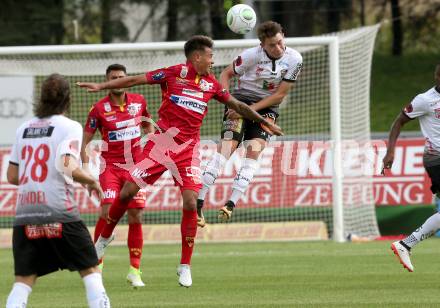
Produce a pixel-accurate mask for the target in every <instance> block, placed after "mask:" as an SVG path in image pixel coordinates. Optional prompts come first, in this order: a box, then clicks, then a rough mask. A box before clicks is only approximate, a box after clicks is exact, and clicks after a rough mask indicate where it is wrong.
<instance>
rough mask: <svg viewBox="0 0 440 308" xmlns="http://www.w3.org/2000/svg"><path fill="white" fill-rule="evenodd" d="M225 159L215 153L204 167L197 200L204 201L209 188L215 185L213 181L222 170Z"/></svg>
mask: <svg viewBox="0 0 440 308" xmlns="http://www.w3.org/2000/svg"><path fill="white" fill-rule="evenodd" d="M226 162H227V159H226V157H224V156H223V155H222V154H220V153H219V152H215V153H214V156H213V157H212V159H211V160H210V161H209V163H208V164H207V165H206V168H205V171H203V175H202V184H203V186H202V188H201V189H200V191H199V196H198V197H197V199H200V200H205V198H206V194H207V193H208V191H209V187H211V185H213V184H214V183H215V180H216V179H217V177H218V174H219V173H220V170H222V169H223V166H224V165H225V164H226Z"/></svg>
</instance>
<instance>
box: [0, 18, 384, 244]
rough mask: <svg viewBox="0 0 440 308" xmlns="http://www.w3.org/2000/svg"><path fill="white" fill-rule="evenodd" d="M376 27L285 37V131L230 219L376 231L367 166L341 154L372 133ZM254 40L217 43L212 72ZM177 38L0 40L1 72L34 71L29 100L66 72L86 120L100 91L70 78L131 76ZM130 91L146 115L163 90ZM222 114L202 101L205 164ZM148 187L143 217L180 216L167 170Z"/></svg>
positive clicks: (221, 182) (214, 205)
mask: <svg viewBox="0 0 440 308" xmlns="http://www.w3.org/2000/svg"><path fill="white" fill-rule="evenodd" d="M378 29H379V25H374V26H368V27H361V28H356V29H352V30H348V31H343V32H337V33H332V34H329V35H324V36H316V37H303V38H286V39H285V43H286V45H287V46H288V47H292V48H294V49H297V50H298V51H299V52H300V53H301V54H302V55H303V60H304V65H303V70H302V72H301V73H300V75H299V79H298V81H297V82H296V83H295V85H294V89H293V90H292V91H291V92H290V93H289V94H288V97H286V99H285V100H284V101H283V103H282V104H281V106H280V117H279V119H278V123H279V125H280V126H281V127H282V128H283V130H284V132H285V136H283V137H281V138H277V139H275V140H272V141H270V143H269V145H268V147H267V148H266V149H265V150H264V152H263V154H262V157H261V159H260V168H259V170H258V172H257V174H256V175H255V178H254V181H253V183H252V184H251V186H250V187H249V189H248V192H246V194H245V196H243V198H242V199H240V201H239V203H238V205H237V211H236V213H235V212H234V219H233V222H282V221H292V220H300V221H307V220H311V221H317V220H319V221H325V222H326V224H327V226H328V230H329V232H331V234H332V237H333V240H335V241H337V242H344V241H345V240H346V238H347V235H348V234H356V235H361V236H371V237H374V236H377V235H379V231H378V226H377V221H376V215H375V205H374V201H373V199H374V198H373V197H372V194H373V188H372V186H373V185H372V175H373V174H372V173H371V172H370V173H369V172H364V173H363V174H359V173H356V172H355V171H356V170H357V169H356V168H354V167H353V163H352V162H350V163H348V162H347V153H348V152H350V153H351V151H352V149H351V148H349V147H347V144H353V143H357V144H358V145H361V146H360V147H359V148H361V149H362V145H364V144H367V143H368V142H369V141H370V119H369V103H370V101H369V99H370V98H369V94H370V74H371V60H372V53H373V48H374V41H375V37H376V33H377V31H378ZM259 43H260V42H259V41H258V40H256V39H244V40H218V41H215V42H214V62H215V63H214V72H215V74H216V75H217V76H218V74H219V73H220V72H221V70H222V69H223V68H224V67H225V66H227V65H229V64H230V63H231V62H232V60H233V59H234V58H235V57H236V56H237V55H239V54H240V52H242V51H243V50H244V49H246V48H250V47H254V46H257V45H259ZM183 45H184V42H162V43H135V44H94V45H64V46H27V47H1V48H0V76H33V78H34V81H35V90H34V93H35V95H34V97H35V98H37V97H38V96H39V91H40V85H41V82H42V80H44V78H45V77H46V76H47V75H49V74H51V73H54V72H57V73H60V74H63V75H65V76H67V78H68V79H69V81H71V86H72V87H71V91H72V106H71V110H70V114H69V116H70V117H72V118H73V119H74V120H77V121H79V122H80V123H82V124H84V123H85V119H86V116H87V112H88V110H89V109H90V107H91V105H92V104H93V103H94V102H96V101H98V100H99V99H100V98H101V97H102V96H104V95H105V93H104V92H101V93H87V92H86V91H85V90H84V89H80V88H78V87H76V86H75V85H74V83H75V82H76V81H90V82H101V81H103V80H104V74H105V69H106V67H107V66H108V65H110V64H113V63H120V64H123V65H125V66H126V67H127V71H128V73H129V74H139V73H143V72H146V71H149V70H153V69H157V68H160V67H166V66H170V65H174V64H178V63H183V62H184V61H185V58H184V54H183ZM130 91H133V92H137V93H141V94H143V95H144V96H145V97H146V99H147V101H148V106H149V109H150V113H151V114H152V115H153V120H157V112H156V111H157V110H158V107H159V106H160V101H161V94H160V88H159V87H158V86H142V87H136V88H133V89H131V90H130ZM222 114H223V107H222V106H221V105H220V104H216V103H214V102H210V103H209V112H208V115H207V117H206V118H205V121H204V124H203V126H202V130H201V136H202V139H203V142H204V146H203V151H202V160H203V161H204V162H205V163H206V160H207V159H208V158H209V157H210V155H212V153H213V151H214V150H215V146H214V145H213V142H212V141H218V139H219V133H220V128H221V119H222ZM0 144H1V140H0ZM236 156H237V157H236ZM236 156H233V157H232V158H231V160H230V161H229V162H228V164H227V166H226V167H225V170H224V171H223V173H222V174H221V176H220V177H219V179H218V181H217V183H216V185H215V187H213V189H212V191H210V193H209V195H208V199H207V206H206V209H207V214H206V215H205V216H207V218H208V222H209V223H216V222H217V219H216V212H217V210H218V209H219V207H220V206H221V204H222V203H223V204H224V201H225V198H227V197H228V196H229V195H230V191H231V184H232V179H233V177H234V176H235V172H236V171H237V170H238V168H239V167H240V156H239V155H236ZM286 159H287V161H286ZM348 160H353V157H352V156H350V158H349V159H348ZM347 164H348V165H349V167H347ZM3 165H4V164H3ZM355 169H356V170H355ZM2 172H3V171H2ZM0 185H2V186H0V191H1V190H2V189H4V187H6V186H5V184H4V183H3V182H2V183H1V184H0ZM8 189H9V188H8ZM79 189H80V188H79ZM147 194H148V195H149V196H150V197H149V199H148V202H149V203H147V206H146V212H145V213H146V214H145V218H146V221H147V223H157V224H159V223H177V222H178V217H180V212H179V209H180V207H179V204H180V203H179V202H180V201H181V200H179V197H178V196H177V195H178V191H177V192H176V190H173V187H172V181H170V177H169V175H168V176H167V175H166V176H164V177H163V179H162V178H161V180H159V183H158V184H157V187H155V188H154V189H153V188H151V190H150V191H147ZM76 197H77V199H78V200H79V201H80V207H81V209H82V213H83V217H86V222H87V223H88V224H89V225H92V224H93V223H94V221H95V219H96V217H97V216H96V215H97V203H96V201H95V202H93V201H90V200H89V199H87V198H86V197H85V196H84V195H83V194H82V193H81V192H78V195H77V196H76ZM8 213H9V215H10V214H11V211H9V212H8ZM2 216H7V214H5V213H4V212H2V210H1V209H0V227H8V226H10V219H9V220H5V219H3V220H2ZM5 221H7V222H5Z"/></svg>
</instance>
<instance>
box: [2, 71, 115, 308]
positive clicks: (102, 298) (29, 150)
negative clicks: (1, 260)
mask: <svg viewBox="0 0 440 308" xmlns="http://www.w3.org/2000/svg"><path fill="white" fill-rule="evenodd" d="M69 106H70V87H69V83H68V82H67V80H66V79H64V77H62V76H61V75H58V74H53V75H50V76H49V77H48V78H47V79H46V80H45V81H44V82H43V85H42V87H41V99H40V101H39V102H38V103H37V104H35V106H34V113H35V117H34V118H32V119H30V120H28V121H26V122H25V123H23V124H22V125H21V126H20V127H19V128H18V129H17V132H16V141H15V144H14V146H13V148H12V152H11V158H10V161H9V166H8V171H7V178H8V182H9V183H11V184H13V185H18V196H17V204H16V215H15V220H14V228H13V235H12V243H13V254H14V267H15V283H14V285H13V288H12V291H11V293H10V294H9V297H8V299H7V302H6V308H16V307H26V304H27V300H28V296H29V294H30V293H31V291H32V287H33V285H34V284H35V282H36V280H37V277H40V276H43V275H46V274H49V273H52V272H55V271H57V270H59V269H69V270H71V271H78V272H79V274H80V276H81V277H82V279H83V281H84V285H85V289H86V293H87V301H88V304H89V307H110V301H109V299H108V297H107V295H106V292H105V289H104V286H103V284H102V277H101V273H100V271H99V269H98V266H97V265H98V258H97V256H96V251H95V247H94V245H93V241H92V238H91V236H90V234H89V231H88V230H87V228H86V226H85V224H84V223H83V222H82V220H81V219H80V216H79V212H78V207H77V205H76V204H75V201H74V199H73V193H74V192H73V181H76V182H79V183H81V184H84V185H86V186H87V189H88V190H89V192H90V193H92V192H95V193H97V194H98V195H99V197H101V196H102V195H103V192H102V189H101V187H100V186H99V182H97V181H96V180H95V179H94V178H93V177H92V176H91V175H90V174H88V173H86V172H84V171H83V170H82V169H81V168H80V167H79V166H80V164H79V157H80V147H81V141H82V127H81V125H80V124H79V123H78V122H75V121H72V120H70V119H69V118H67V117H65V116H64V113H65V112H66V111H67V110H68V108H69ZM72 180H73V181H72Z"/></svg>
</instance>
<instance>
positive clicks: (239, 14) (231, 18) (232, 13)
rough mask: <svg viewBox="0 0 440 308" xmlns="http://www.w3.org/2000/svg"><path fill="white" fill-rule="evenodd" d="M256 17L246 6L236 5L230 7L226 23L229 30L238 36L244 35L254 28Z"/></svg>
mask: <svg viewBox="0 0 440 308" xmlns="http://www.w3.org/2000/svg"><path fill="white" fill-rule="evenodd" d="M256 22H257V15H256V14H255V11H254V10H253V9H252V8H251V7H250V6H249V5H246V4H237V5H234V6H233V7H231V8H230V9H229V11H228V15H226V23H227V24H228V27H229V29H231V30H232V31H233V32H235V33H238V34H245V33H248V32H249V31H251V30H252V29H253V28H254V27H255V23H256Z"/></svg>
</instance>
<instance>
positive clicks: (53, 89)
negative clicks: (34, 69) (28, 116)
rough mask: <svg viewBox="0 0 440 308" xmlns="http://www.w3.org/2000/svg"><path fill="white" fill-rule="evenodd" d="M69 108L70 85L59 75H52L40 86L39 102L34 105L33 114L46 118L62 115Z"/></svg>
mask: <svg viewBox="0 0 440 308" xmlns="http://www.w3.org/2000/svg"><path fill="white" fill-rule="evenodd" d="M69 108H70V85H69V82H68V81H67V80H66V78H64V77H63V76H61V75H60V74H52V75H50V76H49V77H47V78H46V80H44V81H43V84H42V85H41V95H40V100H39V101H38V102H37V103H35V104H34V114H35V116H37V117H38V118H46V117H49V116H51V115H55V114H62V113H64V112H66V111H68V110H69Z"/></svg>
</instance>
